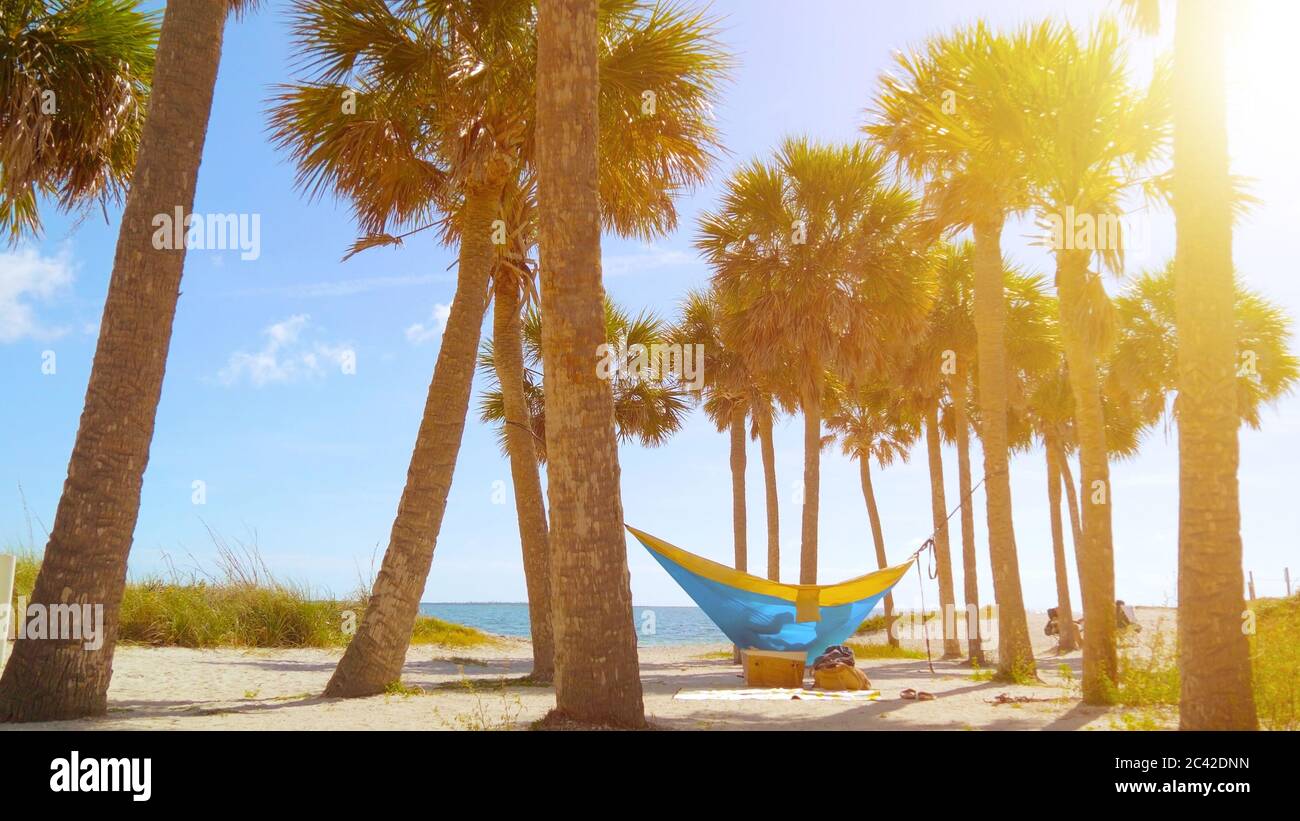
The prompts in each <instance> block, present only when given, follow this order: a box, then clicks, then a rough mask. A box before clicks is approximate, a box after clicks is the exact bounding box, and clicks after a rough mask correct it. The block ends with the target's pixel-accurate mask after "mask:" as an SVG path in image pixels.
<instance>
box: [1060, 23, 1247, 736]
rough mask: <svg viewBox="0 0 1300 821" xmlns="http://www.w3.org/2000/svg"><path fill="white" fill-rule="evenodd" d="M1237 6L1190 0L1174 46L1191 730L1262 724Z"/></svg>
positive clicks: (1181, 540) (1182, 649) (1182, 624)
mask: <svg viewBox="0 0 1300 821" xmlns="http://www.w3.org/2000/svg"><path fill="white" fill-rule="evenodd" d="M1231 11H1232V8H1231V6H1230V5H1228V4H1223V3H1219V2H1216V1H1215V0H1183V2H1181V3H1179V4H1178V15H1177V29H1176V34H1175V39H1174V54H1175V57H1174V62H1175V72H1174V77H1175V79H1174V84H1175V85H1174V186H1173V187H1174V215H1175V217H1176V218H1177V223H1178V240H1177V250H1176V253H1175V268H1174V270H1175V280H1174V287H1175V300H1176V305H1177V313H1176V319H1177V323H1176V324H1177V328H1178V403H1179V406H1178V454H1179V494H1178V499H1179V506H1178V645H1179V660H1180V670H1181V673H1182V698H1181V702H1180V706H1181V712H1180V715H1181V719H1180V726H1181V727H1182V729H1184V730H1253V729H1255V728H1256V727H1257V725H1258V719H1257V716H1256V713H1255V700H1254V695H1253V694H1252V692H1251V669H1250V653H1249V647H1248V645H1247V640H1246V637H1245V635H1243V633H1242V631H1241V617H1242V613H1243V612H1244V610H1245V602H1244V601H1243V598H1242V587H1243V580H1242V572H1241V508H1240V500H1239V496H1238V494H1239V488H1238V482H1237V468H1238V460H1239V458H1240V454H1239V450H1238V442H1237V427H1238V425H1239V424H1240V421H1239V418H1238V415H1237V406H1236V401H1237V400H1236V397H1237V394H1238V388H1237V383H1236V379H1237V377H1236V369H1237V362H1236V357H1237V347H1236V344H1235V335H1234V328H1233V299H1234V295H1233V272H1232V214H1231V210H1230V208H1231V205H1230V204H1231V202H1232V200H1233V192H1232V186H1231V182H1230V179H1229V176H1228V136H1227V126H1226V121H1227V116H1226V101H1225V97H1226V92H1225V77H1224V47H1225V46H1224V39H1225V32H1226V31H1227V29H1228V15H1229V14H1230V13H1231ZM1086 632H1087V631H1085V634H1086Z"/></svg>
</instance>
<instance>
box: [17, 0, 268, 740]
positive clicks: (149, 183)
mask: <svg viewBox="0 0 1300 821" xmlns="http://www.w3.org/2000/svg"><path fill="white" fill-rule="evenodd" d="M252 5H253V4H252V3H250V2H239V1H238V0H230V2H211V3H206V2H205V3H169V4H168V5H167V9H166V11H165V13H164V15H163V22H162V31H161V33H160V35H159V38H158V54H157V60H156V63H155V65H154V71H153V86H152V90H151V92H150V96H149V110H148V113H147V114H146V116H145V122H144V127H143V130H142V132H141V135H140V147H139V151H138V154H137V160H136V164H135V170H134V172H133V174H132V184H131V189H130V193H129V194H128V195H127V200H126V207H125V209H124V211H123V213H122V224H121V228H120V229H119V231H118V239H117V251H116V253H115V256H114V259H113V273H112V276H111V278H110V279H109V285H108V298H107V300H106V301H105V303H104V314H103V318H102V320H101V322H100V331H99V343H98V344H97V346H96V348H95V358H94V362H93V364H92V365H91V372H90V384H89V386H88V387H87V389H86V404H85V408H84V410H83V411H82V413H81V424H80V427H78V429H77V437H76V440H75V442H74V443H73V447H72V457H71V459H70V460H69V462H68V479H67V482H66V483H65V484H64V488H63V495H62V496H61V497H60V498H59V506H58V510H57V512H56V513H55V517H54V529H53V530H52V531H51V532H50V540H49V543H48V544H47V545H46V548H45V559H44V561H43V562H42V564H41V572H40V575H39V576H37V579H36V587H35V589H34V590H33V592H32V596H31V601H32V602H33V603H34V604H40V605H47V606H50V605H59V604H63V605H66V604H77V605H83V604H84V605H87V606H89V605H91V604H96V605H99V604H102V605H103V607H104V630H103V633H104V637H103V638H104V644H103V647H102V648H101V649H99V650H98V651H95V652H88V651H86V650H85V649H83V647H82V643H81V641H79V640H67V641H53V640H51V641H24V642H18V643H17V646H16V647H15V649H14V654H13V656H12V657H11V658H10V660H9V664H8V665H7V666H6V667H5V671H4V677H3V678H2V679H0V720H7V721H52V720H58V719H71V718H79V717H82V716H88V715H99V714H102V713H104V712H105V711H106V710H107V708H108V685H109V680H110V679H111V678H112V674H113V650H114V646H115V644H116V641H117V631H118V613H119V610H120V608H121V603H122V592H123V588H124V587H125V583H126V564H127V555H128V554H129V553H130V551H131V536H132V533H133V532H134V530H135V523H136V518H137V516H138V514H139V511H140V487H141V484H142V482H143V479H144V470H145V465H146V464H147V463H148V461H149V445H150V442H151V440H152V439H153V428H154V419H155V417H156V414H157V410H158V399H159V396H160V395H161V393H162V381H163V370H164V367H165V364H166V361H167V349H168V347H169V346H170V343H171V332H172V321H173V319H174V317H175V315H176V303H177V300H178V298H179V297H180V282H181V271H182V269H183V268H184V265H185V248H184V247H183V246H184V244H183V243H182V247H180V248H168V249H158V248H156V247H155V245H154V242H153V237H154V233H155V231H156V226H155V225H154V224H153V220H154V217H155V215H157V214H172V213H174V212H175V210H176V209H177V208H180V209H182V211H183V213H186V214H188V213H190V211H191V209H192V208H193V205H194V188H195V185H196V183H197V181H198V176H199V160H200V159H201V158H202V155H203V142H204V138H205V137H206V135H207V125H208V115H209V113H210V112H211V109H212V92H213V88H214V87H215V85H216V80H217V65H218V63H219V62H220V61H221V39H222V34H223V31H224V29H225V23H226V16H227V14H228V13H229V12H230V11H231V10H234V11H235V12H236V13H240V12H243V11H245V10H247V9H248V8H250V7H251V6H252Z"/></svg>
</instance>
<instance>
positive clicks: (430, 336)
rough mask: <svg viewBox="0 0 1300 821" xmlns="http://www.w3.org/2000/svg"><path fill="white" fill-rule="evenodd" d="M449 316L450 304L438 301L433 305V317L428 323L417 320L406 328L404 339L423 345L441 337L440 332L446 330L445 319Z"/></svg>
mask: <svg viewBox="0 0 1300 821" xmlns="http://www.w3.org/2000/svg"><path fill="white" fill-rule="evenodd" d="M450 317H451V305H444V304H442V303H441V302H439V303H438V304H437V305H434V306H433V317H432V319H431V320H430V321H429V324H427V325H426V324H424V323H423V322H417V323H415V324H414V325H412V326H410V327H409V328H407V329H406V341H407V342H410V343H411V344H412V345H423V344H424V343H426V342H432V341H434V340H437V339H442V332H443V331H445V330H447V319H448V318H450Z"/></svg>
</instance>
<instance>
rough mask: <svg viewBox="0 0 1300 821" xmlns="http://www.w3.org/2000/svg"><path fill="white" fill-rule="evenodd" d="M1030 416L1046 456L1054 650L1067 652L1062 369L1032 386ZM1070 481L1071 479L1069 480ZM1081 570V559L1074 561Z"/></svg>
mask: <svg viewBox="0 0 1300 821" xmlns="http://www.w3.org/2000/svg"><path fill="white" fill-rule="evenodd" d="M1030 407H1031V411H1030V413H1031V416H1032V418H1033V424H1034V428H1035V430H1036V432H1037V433H1038V435H1039V437H1040V438H1041V439H1042V442H1043V451H1044V454H1045V456H1046V457H1047V504H1048V516H1049V520H1050V525H1051V530H1052V559H1053V566H1054V568H1055V571H1056V608H1057V624H1058V625H1059V628H1060V633H1059V638H1058V640H1057V650H1058V652H1061V653H1068V652H1071V651H1073V650H1075V649H1077V648H1078V646H1079V635H1078V629H1077V628H1076V626H1075V623H1074V606H1073V603H1072V602H1071V599H1070V581H1069V572H1068V570H1067V565H1068V563H1067V559H1066V555H1065V529H1064V525H1063V520H1062V518H1061V497H1062V486H1063V482H1064V479H1063V476H1064V470H1063V465H1062V462H1063V461H1064V460H1065V459H1066V458H1067V456H1066V444H1065V443H1066V442H1067V441H1072V438H1073V432H1074V396H1073V395H1072V394H1071V392H1070V383H1069V377H1068V375H1067V374H1066V372H1065V368H1063V367H1062V368H1058V369H1056V370H1055V371H1053V372H1049V373H1047V374H1044V376H1043V377H1042V378H1041V379H1040V380H1039V381H1038V384H1037V385H1036V386H1035V387H1034V389H1033V394H1032V397H1031V399H1030ZM1071 483H1073V479H1071ZM1072 535H1073V538H1074V551H1075V556H1076V558H1078V557H1079V542H1080V540H1081V535H1082V534H1081V532H1080V531H1073V533H1072ZM1078 563H1079V565H1080V567H1079V569H1080V570H1082V564H1083V562H1082V559H1079V560H1078Z"/></svg>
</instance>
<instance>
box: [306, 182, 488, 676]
mask: <svg viewBox="0 0 1300 821" xmlns="http://www.w3.org/2000/svg"><path fill="white" fill-rule="evenodd" d="M500 198H501V182H500V181H499V180H498V181H495V182H492V183H488V184H484V185H482V186H479V187H477V188H475V189H473V190H471V191H470V192H469V193H468V194H467V195H466V198H465V204H464V205H463V206H462V209H463V210H462V213H461V217H462V224H463V225H464V231H463V233H462V236H461V242H460V259H459V270H458V272H457V276H456V295H455V297H454V298H453V300H452V304H451V315H450V316H449V317H448V318H447V329H446V331H444V332H443V335H442V346H441V348H439V350H438V361H437V364H436V365H435V366H434V370H433V381H432V382H430V383H429V394H428V397H427V398H426V399H425V403H424V416H423V418H422V419H421V420H420V430H419V432H418V433H417V434H416V437H415V447H414V449H413V450H412V452H411V464H410V467H409V469H408V470H407V473H406V487H405V488H403V489H402V499H401V502H400V503H399V504H398V506H397V516H396V518H395V519H394V520H393V529H392V533H391V535H390V536H389V540H388V550H387V551H386V552H385V553H384V561H383V564H381V565H380V568H379V575H378V577H376V579H375V586H374V589H373V590H372V591H371V593H370V601H369V602H368V603H367V605H366V611H365V614H364V615H363V616H362V617H361V625H360V626H359V627H358V629H357V634H356V635H355V636H354V637H353V638H352V641H351V643H349V644H348V647H347V650H346V651H344V653H343V658H342V659H340V660H339V664H338V667H337V668H335V670H334V675H332V676H331V677H330V680H329V683H328V684H326V685H325V695H326V696H328V697H331V698H355V697H358V696H373V695H376V694H378V693H382V692H384V690H385V688H387V687H388V686H389V685H390V684H392V683H393V682H396V681H398V680H400V679H401V676H402V666H403V665H404V664H405V663H406V650H407V647H408V646H409V645H410V643H411V630H412V628H414V626H415V619H416V616H417V615H418V614H419V609H420V597H421V595H422V594H423V593H424V586H425V583H426V582H427V581H428V579H429V568H430V566H432V564H433V551H434V548H435V547H436V546H437V542H438V531H439V529H441V527H442V515H443V512H444V511H445V510H446V508H447V494H448V493H449V492H450V491H451V480H452V474H453V472H454V471H455V468H456V456H457V454H458V453H459V451H460V442H461V434H462V433H463V432H464V430H465V414H466V412H467V411H468V410H469V399H470V387H471V383H472V382H473V378H474V362H475V356H476V354H477V353H478V343H479V334H480V331H481V329H482V326H483V314H484V313H485V312H486V311H487V302H488V281H489V279H490V277H491V273H492V267H493V265H494V261H495V260H494V254H493V246H492V239H491V231H492V221H493V220H495V219H496V217H497V213H498V211H499V206H500Z"/></svg>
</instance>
